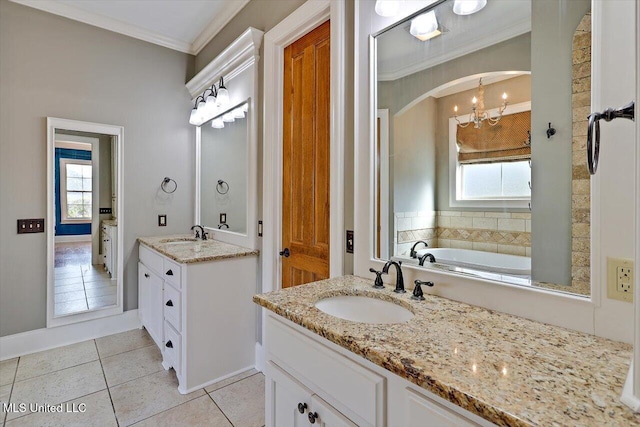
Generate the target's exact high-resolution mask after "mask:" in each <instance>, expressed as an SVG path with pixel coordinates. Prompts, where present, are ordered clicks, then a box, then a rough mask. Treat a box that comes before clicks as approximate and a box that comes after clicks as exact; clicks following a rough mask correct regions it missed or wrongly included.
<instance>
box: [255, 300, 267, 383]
mask: <svg viewBox="0 0 640 427" xmlns="http://www.w3.org/2000/svg"><path fill="white" fill-rule="evenodd" d="M260 308H262V307H260ZM265 359H266V356H265V352H264V347H263V346H262V344H260V343H259V342H257V343H256V350H255V361H256V371H260V372H264V366H265Z"/></svg>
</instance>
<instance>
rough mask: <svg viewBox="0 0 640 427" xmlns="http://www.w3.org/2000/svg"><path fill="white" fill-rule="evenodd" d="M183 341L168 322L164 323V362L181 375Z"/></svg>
mask: <svg viewBox="0 0 640 427" xmlns="http://www.w3.org/2000/svg"><path fill="white" fill-rule="evenodd" d="M181 345H182V339H181V336H180V334H179V333H178V332H176V330H175V329H173V326H171V324H170V323H169V322H167V321H165V322H164V349H163V353H164V360H165V362H167V363H168V364H169V365H170V366H171V367H172V368H173V370H174V371H176V373H177V374H180V373H181V369H180V366H181V365H180V355H181V354H182V347H181Z"/></svg>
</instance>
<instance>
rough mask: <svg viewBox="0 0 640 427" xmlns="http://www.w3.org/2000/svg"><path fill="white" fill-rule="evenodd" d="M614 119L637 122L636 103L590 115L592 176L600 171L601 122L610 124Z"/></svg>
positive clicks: (588, 160)
mask: <svg viewBox="0 0 640 427" xmlns="http://www.w3.org/2000/svg"><path fill="white" fill-rule="evenodd" d="M614 119H629V120H635V102H634V101H631V102H630V103H628V104H627V105H625V106H624V107H620V108H617V109H613V108H611V107H609V108H607V109H606V110H604V111H603V112H602V113H591V114H589V127H588V129H587V165H588V167H589V173H590V174H591V175H594V174H595V173H596V171H597V170H598V160H599V159H600V120H604V121H605V122H610V121H611V120H614Z"/></svg>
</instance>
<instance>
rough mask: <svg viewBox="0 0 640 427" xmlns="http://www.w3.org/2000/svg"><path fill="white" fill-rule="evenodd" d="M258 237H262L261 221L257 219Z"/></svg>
mask: <svg viewBox="0 0 640 427" xmlns="http://www.w3.org/2000/svg"><path fill="white" fill-rule="evenodd" d="M258 237H262V221H258Z"/></svg>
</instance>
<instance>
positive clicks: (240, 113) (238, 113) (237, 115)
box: [231, 106, 244, 119]
mask: <svg viewBox="0 0 640 427" xmlns="http://www.w3.org/2000/svg"><path fill="white" fill-rule="evenodd" d="M231 114H232V115H233V118H234V119H244V110H243V109H242V106H240V107H238V108H236V109H235V110H233V111H232V112H231Z"/></svg>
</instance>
